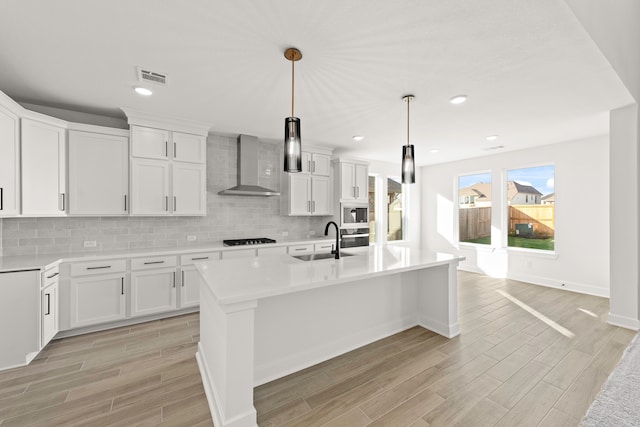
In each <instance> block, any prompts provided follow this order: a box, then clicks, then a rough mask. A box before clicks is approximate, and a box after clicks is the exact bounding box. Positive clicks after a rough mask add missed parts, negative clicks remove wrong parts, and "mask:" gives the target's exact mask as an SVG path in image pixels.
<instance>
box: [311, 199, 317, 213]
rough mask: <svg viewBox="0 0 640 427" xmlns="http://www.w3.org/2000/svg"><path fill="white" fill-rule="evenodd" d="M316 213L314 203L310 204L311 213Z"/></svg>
mask: <svg viewBox="0 0 640 427" xmlns="http://www.w3.org/2000/svg"><path fill="white" fill-rule="evenodd" d="M315 211H316V201H315V200H314V201H312V202H311V213H314V212H315Z"/></svg>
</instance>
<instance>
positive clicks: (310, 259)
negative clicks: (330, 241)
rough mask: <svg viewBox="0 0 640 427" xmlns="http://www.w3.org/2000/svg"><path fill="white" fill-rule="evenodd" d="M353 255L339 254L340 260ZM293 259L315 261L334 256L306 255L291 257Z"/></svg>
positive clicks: (333, 256)
mask: <svg viewBox="0 0 640 427" xmlns="http://www.w3.org/2000/svg"><path fill="white" fill-rule="evenodd" d="M353 255H354V254H350V253H344V252H341V253H340V258H342V257H345V256H353ZM291 256H292V257H293V258H298V259H299V260H302V261H315V260H318V259H329V258H335V257H336V256H335V255H334V254H327V253H324V254H306V255H291Z"/></svg>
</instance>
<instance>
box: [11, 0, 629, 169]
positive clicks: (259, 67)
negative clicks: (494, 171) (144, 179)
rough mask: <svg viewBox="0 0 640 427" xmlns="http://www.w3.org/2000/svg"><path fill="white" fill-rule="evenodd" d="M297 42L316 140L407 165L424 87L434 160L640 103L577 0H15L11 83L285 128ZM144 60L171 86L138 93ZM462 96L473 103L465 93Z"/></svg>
mask: <svg viewBox="0 0 640 427" xmlns="http://www.w3.org/2000/svg"><path fill="white" fill-rule="evenodd" d="M290 46H295V47H297V48H299V49H300V50H301V51H302V54H303V58H302V60H301V61H299V62H297V63H296V68H295V72H296V80H295V82H296V97H295V100H296V101H295V106H296V108H295V114H296V116H298V117H300V118H301V121H302V137H303V145H304V144H312V145H324V146H330V147H337V148H338V150H339V152H340V153H344V154H345V155H349V156H354V157H363V158H369V159H375V160H385V161H394V162H398V163H399V161H400V156H401V148H400V147H401V145H402V144H404V143H405V142H406V137H407V136H406V104H404V103H403V102H402V100H401V98H402V96H403V95H405V94H409V93H410V94H414V95H415V97H416V99H415V102H414V103H412V104H411V142H412V143H413V144H415V146H416V157H417V160H418V164H420V165H425V164H432V163H439V162H443V161H450V160H456V159H462V158H469V157H477V156H481V155H485V154H493V153H495V152H496V151H486V148H488V147H491V146H496V145H504V146H505V149H504V150H515V149H520V148H525V147H531V146H536V145H544V144H550V143H554V142H560V141H565V140H571V139H576V138H582V137H586V136H592V135H600V134H605V133H607V132H608V111H609V110H610V109H613V108H616V107H619V106H622V105H626V104H628V103H630V102H632V98H631V96H630V95H629V94H628V92H627V91H626V89H625V88H624V86H623V85H622V83H621V82H620V80H619V79H618V77H617V75H616V74H615V73H614V71H613V70H612V68H611V66H610V65H609V64H608V62H607V61H606V60H605V59H604V57H603V56H602V54H601V53H600V52H599V51H598V49H597V48H596V46H595V44H594V43H593V42H592V41H591V39H590V38H589V37H588V35H587V33H586V32H585V31H584V29H583V28H582V27H581V26H580V24H579V23H578V21H577V20H576V19H575V17H574V16H573V15H572V13H571V11H570V9H569V8H568V7H567V5H566V4H565V3H564V1H562V0H536V1H531V0H455V1H453V0H449V1H447V0H402V1H391V0H386V1H382V0H348V1H346V0H321V1H320V0H315V1H309V0H271V1H265V0H233V1H232V0H227V1H222V0H190V1H181V0H137V1H127V0H100V1H98V0H56V1H51V0H2V1H1V2H0V90H1V91H3V92H5V93H7V94H8V95H9V96H12V97H14V98H16V99H17V100H20V101H24V102H30V103H35V104H41V105H49V106H58V107H66V108H70V109H75V110H79V111H88V112H93V113H99V114H104V115H109V116H122V112H121V111H120V110H119V107H129V108H132V109H137V110H142V111H147V112H150V113H155V114H159V115H165V116H172V117H177V118H188V119H192V120H197V121H202V122H205V123H210V124H211V130H212V132H218V133H225V134H227V133H228V134H238V133H246V134H250V135H256V136H258V137H260V138H263V139H269V140H275V141H277V140H281V139H282V138H283V134H284V118H285V117H286V116H288V115H290V108H291V106H290V103H291V63H290V62H289V61H287V60H286V59H285V58H284V57H283V52H284V50H285V49H286V48H287V47H290ZM137 66H143V67H148V68H150V69H152V70H155V71H160V72H164V73H167V74H168V75H169V79H170V84H169V86H168V87H166V88H161V87H153V86H150V87H151V88H152V89H154V95H153V96H151V97H148V98H143V97H140V96H139V95H136V94H135V93H134V92H133V91H132V87H133V86H135V85H136V84H137V80H136V79H137V76H136V67H137ZM457 94H467V95H468V96H469V100H468V101H467V102H466V103H465V104H462V105H452V104H450V103H449V102H448V100H449V98H451V97H452V96H454V95H457ZM491 134H499V135H500V138H499V139H498V140H496V141H491V142H488V141H485V139H484V137H485V136H487V135H491ZM353 135H364V136H365V139H364V140H363V141H361V142H354V141H353V140H352V136H353ZM433 148H437V149H439V150H440V151H439V152H438V153H437V154H433V153H431V152H430V150H431V149H433Z"/></svg>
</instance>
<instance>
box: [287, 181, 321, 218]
mask: <svg viewBox="0 0 640 427" xmlns="http://www.w3.org/2000/svg"><path fill="white" fill-rule="evenodd" d="M284 199H285V201H286V203H285V205H284V208H285V211H286V214H287V215H291V216H297V215H303V216H304V215H309V216H312V215H318V216H320V215H331V180H330V178H329V177H326V176H312V175H306V174H299V173H298V174H291V175H290V176H289V185H288V191H286V196H285V198H284ZM287 199H288V200H287Z"/></svg>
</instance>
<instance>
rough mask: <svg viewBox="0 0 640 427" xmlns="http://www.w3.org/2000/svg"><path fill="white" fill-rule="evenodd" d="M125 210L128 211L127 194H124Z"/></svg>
mask: <svg viewBox="0 0 640 427" xmlns="http://www.w3.org/2000/svg"><path fill="white" fill-rule="evenodd" d="M124 211H125V212H126V211H127V195H126V194H125V195H124Z"/></svg>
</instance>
